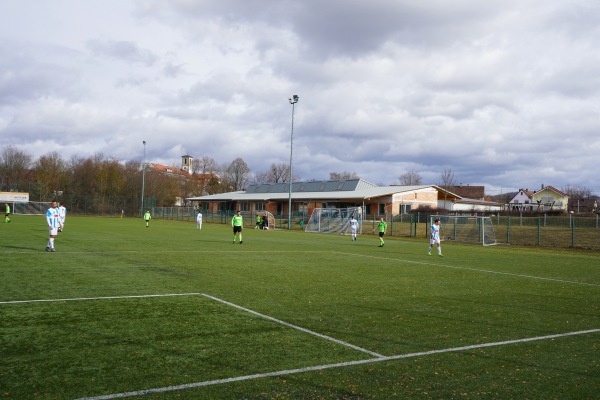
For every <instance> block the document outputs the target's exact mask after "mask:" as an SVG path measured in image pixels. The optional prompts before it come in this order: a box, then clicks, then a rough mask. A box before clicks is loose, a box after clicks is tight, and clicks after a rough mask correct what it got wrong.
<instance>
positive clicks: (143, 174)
mask: <svg viewBox="0 0 600 400" xmlns="http://www.w3.org/2000/svg"><path fill="white" fill-rule="evenodd" d="M142 143H143V144H144V162H143V163H142V210H141V212H142V215H144V186H145V183H146V141H145V140H143V141H142Z"/></svg>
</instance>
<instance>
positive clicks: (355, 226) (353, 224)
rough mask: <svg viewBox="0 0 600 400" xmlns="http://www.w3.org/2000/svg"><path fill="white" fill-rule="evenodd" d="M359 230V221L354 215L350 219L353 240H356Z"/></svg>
mask: <svg viewBox="0 0 600 400" xmlns="http://www.w3.org/2000/svg"><path fill="white" fill-rule="evenodd" d="M357 230H358V221H357V220H356V218H354V215H353V216H352V218H351V219H350V231H351V233H352V240H353V241H354V240H356V231H357Z"/></svg>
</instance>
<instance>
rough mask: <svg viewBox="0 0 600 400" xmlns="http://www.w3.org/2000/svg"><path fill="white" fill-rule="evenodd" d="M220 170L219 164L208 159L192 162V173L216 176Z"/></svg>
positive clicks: (203, 158)
mask: <svg viewBox="0 0 600 400" xmlns="http://www.w3.org/2000/svg"><path fill="white" fill-rule="evenodd" d="M218 170H219V164H217V162H216V161H215V160H214V159H212V158H210V157H208V156H204V157H202V158H197V159H194V160H193V161H192V172H194V173H196V174H214V173H216V172H217V171H218Z"/></svg>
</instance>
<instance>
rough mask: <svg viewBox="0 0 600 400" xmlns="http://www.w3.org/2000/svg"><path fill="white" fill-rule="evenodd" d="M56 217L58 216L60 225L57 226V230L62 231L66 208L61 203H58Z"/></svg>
mask: <svg viewBox="0 0 600 400" xmlns="http://www.w3.org/2000/svg"><path fill="white" fill-rule="evenodd" d="M58 217H59V218H60V226H59V227H58V231H59V232H62V231H63V229H65V219H66V218H67V208H66V207H65V206H64V205H63V203H59V206H58Z"/></svg>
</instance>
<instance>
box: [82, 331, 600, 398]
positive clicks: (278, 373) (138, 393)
mask: <svg viewBox="0 0 600 400" xmlns="http://www.w3.org/2000/svg"><path fill="white" fill-rule="evenodd" d="M598 332H600V329H589V330H585V331H577V332H566V333H559V334H555V335H546V336H536V337H530V338H523V339H515V340H505V341H502V342H492V343H481V344H475V345H470V346H461V347H451V348H447V349H439V350H430V351H422V352H417V353H409V354H398V355H394V356H387V357H378V358H371V359H365V360H357V361H347V362H341V363H335V364H325V365H316V366H313V367H305V368H296V369H286V370H282V371H274V372H265V373H260V374H253V375H244V376H237V377H232V378H224V379H214V380H210V381H203V382H196V383H188V384H183V385H176V386H165V387H159V388H153V389H145V390H137V391H133V392H123V393H113V394H107V395H102V396H95V397H82V398H79V399H77V400H112V399H118V398H124V397H132V396H142V395H148V394H154V393H165V392H173V391H179V390H185V389H193V388H199V387H204V386H212V385H220V384H224V383H231V382H241V381H247V380H252V379H261V378H269V377H275V376H284V375H292V374H298V373H304V372H312V371H321V370H326V369H332V368H340V367H351V366H355V365H362V364H373V363H377V362H382V361H392V360H400V359H405V358H414V357H423V356H429V355H433V354H442V353H452V352H461V351H467V350H475V349H481V348H486V347H495V346H506V345H511V344H519V343H527V342H534V341H540V340H549V339H558V338H562V337H567V336H575V335H587V334H592V333H598Z"/></svg>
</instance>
